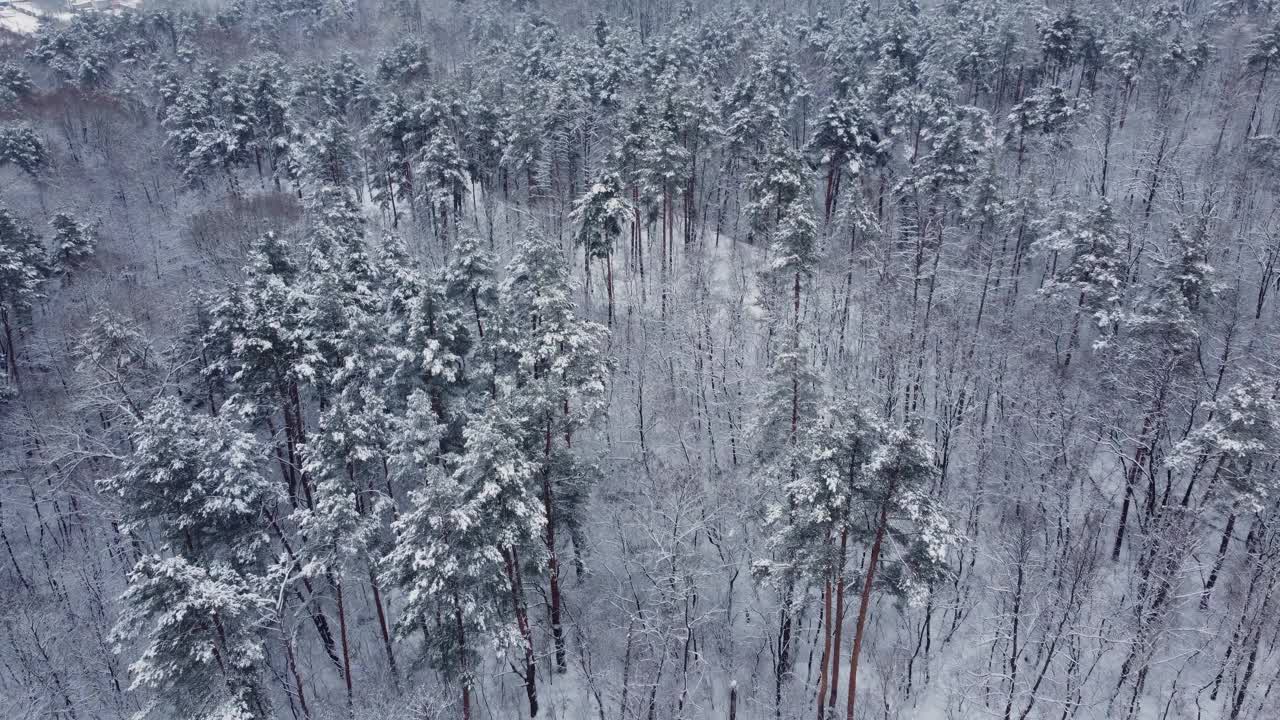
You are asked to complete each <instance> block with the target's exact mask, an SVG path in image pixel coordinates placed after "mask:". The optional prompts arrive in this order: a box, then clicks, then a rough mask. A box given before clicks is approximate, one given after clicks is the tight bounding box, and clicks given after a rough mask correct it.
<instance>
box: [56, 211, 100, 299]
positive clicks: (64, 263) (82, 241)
mask: <svg viewBox="0 0 1280 720" xmlns="http://www.w3.org/2000/svg"><path fill="white" fill-rule="evenodd" d="M49 224H50V225H51V226H53V251H52V252H51V253H50V256H49V266H50V268H52V270H53V272H56V273H59V274H61V275H62V276H63V277H64V278H65V279H66V281H67V282H68V283H69V282H70V281H71V275H72V273H73V272H74V271H75V270H77V269H78V268H79V267H80V266H81V265H83V264H84V263H85V261H86V260H88V259H89V258H91V257H93V253H94V251H95V250H96V249H97V245H98V232H97V225H96V224H94V225H86V224H84V223H81V222H78V221H77V220H76V219H75V218H73V217H71V216H70V215H67V214H66V213H57V214H55V215H54V216H53V219H52V220H50V221H49Z"/></svg>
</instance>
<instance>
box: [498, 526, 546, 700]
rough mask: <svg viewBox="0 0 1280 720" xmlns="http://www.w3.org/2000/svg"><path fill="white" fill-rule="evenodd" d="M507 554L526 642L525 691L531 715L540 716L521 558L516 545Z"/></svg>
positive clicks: (518, 624)
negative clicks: (521, 575)
mask: <svg viewBox="0 0 1280 720" xmlns="http://www.w3.org/2000/svg"><path fill="white" fill-rule="evenodd" d="M504 555H505V558H504V559H505V560H506V566H507V582H508V583H510V585H511V604H512V607H513V609H514V612H515V615H516V627H518V628H519V629H520V639H521V640H522V641H523V642H524V677H523V679H524V692H525V695H526V696H527V697H528V699H529V717H537V716H538V685H537V682H538V680H537V675H536V674H535V670H536V669H537V668H536V667H535V664H534V659H533V631H532V630H531V629H530V628H529V612H528V609H527V608H526V607H525V604H524V590H523V583H522V582H521V581H520V558H519V556H518V555H516V549H515V547H514V546H512V547H509V548H507V551H506V553H504Z"/></svg>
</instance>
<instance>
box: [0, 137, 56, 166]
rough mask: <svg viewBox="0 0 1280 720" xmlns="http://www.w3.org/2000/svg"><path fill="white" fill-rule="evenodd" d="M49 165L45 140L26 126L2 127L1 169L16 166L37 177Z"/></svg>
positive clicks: (0, 143) (0, 141)
mask: <svg viewBox="0 0 1280 720" xmlns="http://www.w3.org/2000/svg"><path fill="white" fill-rule="evenodd" d="M48 163H49V150H48V148H46V147H45V144H44V140H42V139H40V136H39V135H37V134H36V132H35V131H34V130H32V129H31V128H30V127H28V126H26V125H0V168H2V167H4V166H6V165H14V166H16V167H17V168H18V169H20V170H22V171H23V172H25V173H26V174H28V175H30V176H32V177H35V176H37V175H38V174H39V173H40V171H41V170H43V169H44V167H45V166H46V165H47V164H48Z"/></svg>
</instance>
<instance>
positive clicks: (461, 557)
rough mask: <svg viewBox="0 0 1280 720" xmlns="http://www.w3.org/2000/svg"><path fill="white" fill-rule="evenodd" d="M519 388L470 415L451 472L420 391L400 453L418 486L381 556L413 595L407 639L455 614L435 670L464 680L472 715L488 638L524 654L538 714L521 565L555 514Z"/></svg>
mask: <svg viewBox="0 0 1280 720" xmlns="http://www.w3.org/2000/svg"><path fill="white" fill-rule="evenodd" d="M513 390H514V388H513V387H512V386H511V385H510V384H509V383H507V382H505V381H504V382H502V383H501V384H500V385H499V386H498V389H497V393H496V395H495V397H493V398H492V399H491V400H490V401H489V402H488V403H487V404H486V405H485V407H483V408H481V409H479V410H478V411H477V412H476V413H475V414H474V415H473V416H472V417H471V418H470V420H469V422H468V423H467V425H466V430H465V432H464V438H463V443H464V444H463V448H462V450H461V451H460V452H459V453H457V454H456V455H453V456H451V457H450V459H449V467H450V469H449V470H448V471H447V472H445V471H443V470H441V468H440V467H439V466H438V465H436V464H435V463H436V460H435V453H434V452H433V450H434V449H435V448H433V446H432V445H433V443H432V440H433V439H434V440H436V441H438V439H439V436H440V435H439V433H440V428H439V426H438V425H437V423H436V419H435V415H434V412H433V411H432V409H431V401H430V399H429V398H427V397H426V396H425V394H423V393H417V394H415V395H414V396H413V397H412V398H411V399H410V412H409V414H408V415H407V416H406V418H405V425H404V426H403V428H402V432H404V433H405V434H404V435H403V436H402V437H403V438H404V442H402V443H401V445H400V447H401V448H402V451H401V452H400V453H399V454H398V455H397V456H396V457H395V459H394V460H393V468H394V472H395V474H396V477H397V479H398V481H399V482H401V483H412V484H414V485H415V486H416V489H415V490H413V491H412V492H411V493H410V500H409V509H408V510H407V511H406V512H405V513H404V514H403V515H402V516H401V517H400V519H398V520H396V522H395V524H394V529H395V536H396V543H395V547H394V549H393V550H392V551H391V552H390V553H389V554H388V555H387V557H386V559H385V560H384V563H383V566H384V568H385V571H384V572H385V576H386V577H387V578H388V580H389V581H391V582H393V583H394V584H395V585H396V586H398V587H400V588H401V589H402V590H403V591H404V592H405V596H404V609H403V611H402V613H401V618H400V621H399V622H398V623H397V632H398V633H399V634H400V635H401V636H402V637H404V636H407V635H408V634H409V633H411V632H413V631H414V630H416V629H418V628H419V627H420V626H421V625H422V623H424V622H426V618H428V617H441V618H443V619H445V620H446V621H447V624H445V625H444V626H443V627H444V628H445V631H444V632H430V633H429V634H428V638H429V646H428V652H429V654H430V657H431V660H432V664H433V665H434V666H435V667H437V668H439V669H441V670H442V671H443V672H445V673H446V674H448V675H450V676H452V677H454V678H456V679H457V681H458V684H459V686H460V688H461V691H462V715H463V718H464V720H469V718H470V710H471V687H472V685H473V682H474V667H475V661H476V657H477V654H478V647H479V644H480V642H479V641H480V637H483V636H485V635H489V636H492V637H494V638H495V639H496V640H497V641H498V643H499V647H501V648H504V649H514V650H515V651H516V652H517V653H518V654H519V657H520V658H521V664H520V665H519V667H518V669H517V673H518V674H519V675H521V677H522V680H523V681H524V684H525V693H526V696H527V699H528V703H529V716H530V717H534V716H536V715H537V714H538V696H537V678H536V672H537V671H536V664H535V658H534V648H533V634H532V628H531V626H530V622H529V613H528V607H527V600H526V597H525V590H524V582H523V577H522V576H523V565H522V563H529V562H536V561H539V560H540V559H541V558H542V557H544V555H545V550H543V549H542V547H541V546H542V542H541V541H540V537H541V535H542V534H543V532H544V529H545V526H546V524H547V518H546V513H545V509H544V506H543V504H542V503H540V502H539V501H538V498H537V495H536V492H535V490H534V488H535V487H536V485H537V476H538V474H539V473H540V469H539V467H538V463H537V462H536V461H534V460H531V459H530V457H529V453H528V452H527V450H526V448H525V447H524V438H525V433H526V428H525V422H524V418H522V417H520V416H518V415H516V414H513V413H512V412H511V411H510V410H508V409H507V407H508V405H509V404H510V403H509V400H510V398H509V393H510V392H512V391H513ZM477 636H480V637H477ZM514 666H515V665H514V663H513V667H514Z"/></svg>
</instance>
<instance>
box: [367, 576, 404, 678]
mask: <svg viewBox="0 0 1280 720" xmlns="http://www.w3.org/2000/svg"><path fill="white" fill-rule="evenodd" d="M369 588H370V589H371V590H373V606H374V607H375V608H377V610H378V631H379V632H380V633H381V635H382V647H383V648H385V649H386V651H387V667H388V668H390V670H391V678H392V679H393V680H395V682H396V683H397V684H399V682H400V671H399V670H397V669H396V654H395V651H394V650H393V649H392V645H391V631H390V628H389V623H388V622H387V613H386V610H385V609H384V608H383V606H382V588H380V587H379V586H378V577H377V575H376V574H374V572H373V568H369Z"/></svg>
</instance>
